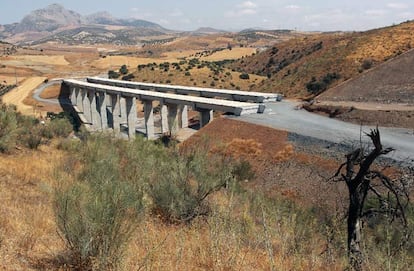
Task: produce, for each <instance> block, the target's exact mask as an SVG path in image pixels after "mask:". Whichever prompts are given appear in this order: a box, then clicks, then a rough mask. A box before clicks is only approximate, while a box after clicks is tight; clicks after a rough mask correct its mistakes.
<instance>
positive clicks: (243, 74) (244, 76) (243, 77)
mask: <svg viewBox="0 0 414 271" xmlns="http://www.w3.org/2000/svg"><path fill="white" fill-rule="evenodd" d="M239 78H240V79H243V80H247V79H250V76H249V74H248V73H242V74H240V75H239Z"/></svg>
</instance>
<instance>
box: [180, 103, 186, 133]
mask: <svg viewBox="0 0 414 271" xmlns="http://www.w3.org/2000/svg"><path fill="white" fill-rule="evenodd" d="M178 127H179V128H187V127H188V106H187V105H179V106H178Z"/></svg>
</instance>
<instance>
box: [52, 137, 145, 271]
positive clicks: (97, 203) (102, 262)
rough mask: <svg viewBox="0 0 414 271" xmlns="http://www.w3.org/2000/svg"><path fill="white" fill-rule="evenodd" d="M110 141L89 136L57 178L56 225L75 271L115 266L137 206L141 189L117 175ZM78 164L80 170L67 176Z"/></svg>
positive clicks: (116, 160) (117, 160)
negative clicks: (75, 159)
mask: <svg viewBox="0 0 414 271" xmlns="http://www.w3.org/2000/svg"><path fill="white" fill-rule="evenodd" d="M119 144H122V142H119ZM116 145H117V144H116V143H115V142H113V140H112V139H110V138H108V137H93V138H89V139H88V140H87V142H86V143H85V145H84V146H83V147H82V148H80V150H78V151H79V152H80V155H79V158H77V160H78V162H77V163H76V162H73V161H72V162H71V163H65V164H64V165H65V166H66V167H72V168H65V169H64V170H62V171H61V172H66V174H62V175H61V176H59V185H58V187H57V188H56V191H55V214H56V220H57V226H58V229H59V232H60V233H61V235H62V236H63V238H64V240H65V241H66V246H67V248H68V249H69V251H70V253H71V256H72V265H73V266H72V268H75V269H78V270H116V269H119V268H120V267H121V264H122V259H123V256H124V252H125V248H126V246H127V244H128V241H129V239H130V237H131V234H132V232H133V230H134V228H135V226H136V224H137V221H138V218H139V211H140V210H141V209H142V201H141V200H142V193H140V191H137V190H136V189H135V187H134V184H133V183H131V182H128V181H127V180H126V179H125V178H124V177H123V176H122V172H121V171H120V162H121V158H120V154H119V152H117V150H116V147H115V146H116ZM74 157H75V158H76V156H71V157H69V158H68V159H72V160H73V159H74ZM79 163H80V164H82V165H83V168H82V170H81V171H80V172H77V173H76V174H73V172H76V171H75V166H74V165H76V164H79Z"/></svg>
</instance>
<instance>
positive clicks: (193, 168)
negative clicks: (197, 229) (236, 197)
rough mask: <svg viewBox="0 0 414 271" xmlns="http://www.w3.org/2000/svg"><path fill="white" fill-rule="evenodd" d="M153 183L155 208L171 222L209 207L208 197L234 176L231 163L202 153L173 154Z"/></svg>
mask: <svg viewBox="0 0 414 271" xmlns="http://www.w3.org/2000/svg"><path fill="white" fill-rule="evenodd" d="M158 163H159V164H158V165H157V169H158V170H157V172H156V173H155V174H156V177H155V178H154V180H155V181H153V182H151V183H150V195H151V197H152V200H153V205H154V206H153V211H154V212H155V213H156V214H157V215H159V216H160V217H162V218H163V219H164V220H165V221H167V222H170V223H178V222H189V221H191V220H192V219H194V218H195V217H197V216H200V215H207V214H208V213H209V211H210V208H209V205H208V202H207V201H206V198H207V197H208V196H209V195H210V194H212V193H214V192H215V191H218V190H219V189H221V188H223V187H226V186H227V185H228V183H229V182H231V181H232V180H233V176H232V174H231V168H230V167H229V166H228V163H225V162H224V161H223V159H221V158H219V157H212V156H211V157H206V155H205V154H204V155H203V154H201V153H194V154H192V155H190V156H187V157H185V156H182V155H178V154H177V153H173V154H170V155H169V157H168V159H166V160H164V161H159V162H158Z"/></svg>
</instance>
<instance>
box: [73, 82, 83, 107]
mask: <svg viewBox="0 0 414 271" xmlns="http://www.w3.org/2000/svg"><path fill="white" fill-rule="evenodd" d="M74 91H75V96H76V106H77V107H78V110H79V111H81V112H83V102H82V90H81V89H80V88H79V87H77V88H75V90H74ZM72 104H73V102H72Z"/></svg>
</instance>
